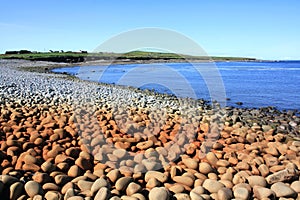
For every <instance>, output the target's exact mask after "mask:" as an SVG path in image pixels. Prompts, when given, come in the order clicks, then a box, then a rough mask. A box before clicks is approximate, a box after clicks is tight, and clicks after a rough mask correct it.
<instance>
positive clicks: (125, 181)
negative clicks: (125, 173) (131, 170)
mask: <svg viewBox="0 0 300 200" xmlns="http://www.w3.org/2000/svg"><path fill="white" fill-rule="evenodd" d="M132 180H133V179H132V178H131V177H122V178H119V179H118V180H117V182H116V185H115V186H116V189H117V190H118V191H124V190H126V188H127V186H128V185H129V183H130V182H132Z"/></svg>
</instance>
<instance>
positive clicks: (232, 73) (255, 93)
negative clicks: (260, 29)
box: [54, 61, 300, 110]
mask: <svg viewBox="0 0 300 200" xmlns="http://www.w3.org/2000/svg"><path fill="white" fill-rule="evenodd" d="M214 66H216V69H214ZM54 72H59V73H62V72H66V73H68V74H72V75H75V76H77V77H79V78H81V79H84V80H91V81H98V82H104V83H113V84H120V85H130V86H134V87H139V88H142V89H145V88H147V89H154V90H156V91H157V92H160V93H173V94H175V95H177V96H181V97H195V98H202V99H206V100H212V99H218V97H217V96H218V95H220V96H221V97H224V95H226V98H230V100H228V101H227V102H226V104H227V105H229V106H237V105H236V104H235V103H236V102H243V105H242V107H251V108H252V107H256V108H258V107H266V106H274V107H276V108H278V109H281V110H283V109H297V110H300V61H281V62H217V63H214V64H211V63H193V64H190V63H168V64H166V63H164V64H129V65H110V66H108V67H107V66H106V67H104V66H85V67H73V68H61V69H55V70H54ZM199 72H200V73H199ZM222 88H224V89H225V90H223V89H222ZM222 92H225V93H224V95H223V94H222ZM212 93H213V94H212ZM214 97H216V98H214Z"/></svg>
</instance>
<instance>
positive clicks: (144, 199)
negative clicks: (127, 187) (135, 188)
mask: <svg viewBox="0 0 300 200" xmlns="http://www.w3.org/2000/svg"><path fill="white" fill-rule="evenodd" d="M131 197H135V198H137V199H138V200H146V198H145V197H144V195H142V194H140V193H136V194H133V195H131Z"/></svg>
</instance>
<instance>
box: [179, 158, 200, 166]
mask: <svg viewBox="0 0 300 200" xmlns="http://www.w3.org/2000/svg"><path fill="white" fill-rule="evenodd" d="M182 162H183V164H184V165H185V166H186V167H187V168H189V169H197V168H198V161H197V160H194V159H192V158H182Z"/></svg>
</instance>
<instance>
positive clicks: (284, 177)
mask: <svg viewBox="0 0 300 200" xmlns="http://www.w3.org/2000/svg"><path fill="white" fill-rule="evenodd" d="M298 177H299V175H298V171H297V170H296V169H289V168H287V169H284V170H281V171H279V172H276V173H274V174H271V175H269V176H268V177H267V178H266V181H267V182H268V184H273V183H276V182H285V181H289V180H292V179H297V178H298Z"/></svg>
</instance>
